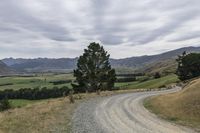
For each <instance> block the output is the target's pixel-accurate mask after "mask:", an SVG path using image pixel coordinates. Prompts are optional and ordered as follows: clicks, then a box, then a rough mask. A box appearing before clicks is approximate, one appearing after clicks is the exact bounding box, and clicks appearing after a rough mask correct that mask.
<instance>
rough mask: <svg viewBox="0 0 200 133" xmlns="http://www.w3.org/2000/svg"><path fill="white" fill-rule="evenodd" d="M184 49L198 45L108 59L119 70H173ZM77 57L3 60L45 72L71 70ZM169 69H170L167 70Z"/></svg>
mask: <svg viewBox="0 0 200 133" xmlns="http://www.w3.org/2000/svg"><path fill="white" fill-rule="evenodd" d="M184 51H187V52H189V53H190V52H200V47H185V48H180V49H176V50H172V51H169V52H165V53H162V54H158V55H149V56H148V55H145V56H138V57H130V58H124V59H110V62H111V65H112V66H113V67H114V68H117V70H119V71H127V72H130V71H131V72H133V71H136V70H137V71H144V72H147V73H154V72H156V70H158V68H159V71H161V72H165V73H167V72H174V70H175V69H176V62H175V59H176V58H177V56H178V55H180V54H182V53H183V52H184ZM77 59H78V58H60V59H49V58H37V59H21V58H19V59H14V58H6V59H3V62H4V63H5V64H7V65H8V66H10V67H11V68H13V69H15V70H17V71H26V72H47V71H72V70H73V69H74V68H75V67H76V62H77ZM169 70H170V71H169Z"/></svg>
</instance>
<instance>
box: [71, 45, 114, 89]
mask: <svg viewBox="0 0 200 133" xmlns="http://www.w3.org/2000/svg"><path fill="white" fill-rule="evenodd" d="M109 57H110V55H109V54H107V52H106V51H105V50H104V48H103V47H102V46H100V45H99V44H98V43H95V42H93V43H91V44H90V45H89V46H88V48H87V49H85V50H84V53H83V55H82V56H80V57H79V59H78V63H77V69H76V70H74V76H75V77H76V82H77V84H72V86H73V88H74V90H75V91H77V90H78V91H99V90H109V89H112V88H113V86H114V82H115V81H116V74H115V70H114V69H112V68H111V65H110V62H109Z"/></svg>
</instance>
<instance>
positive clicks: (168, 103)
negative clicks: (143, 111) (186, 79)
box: [144, 79, 200, 131]
mask: <svg viewBox="0 0 200 133" xmlns="http://www.w3.org/2000/svg"><path fill="white" fill-rule="evenodd" d="M144 105H145V107H146V108H148V109H149V110H150V111H152V112H154V113H155V114H158V115H159V116H160V117H162V118H164V119H167V120H170V121H173V122H176V123H179V124H182V125H187V126H191V127H193V128H197V130H198V131H200V79H197V80H194V81H192V82H190V84H189V85H187V86H186V87H185V88H184V89H183V90H182V91H180V92H177V93H173V94H167V95H161V96H156V97H152V98H150V99H147V100H146V101H145V103H144Z"/></svg>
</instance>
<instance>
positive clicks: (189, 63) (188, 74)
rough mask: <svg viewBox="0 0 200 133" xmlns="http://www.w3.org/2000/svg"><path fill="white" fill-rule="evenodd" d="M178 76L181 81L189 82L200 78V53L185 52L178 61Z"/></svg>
mask: <svg viewBox="0 0 200 133" xmlns="http://www.w3.org/2000/svg"><path fill="white" fill-rule="evenodd" d="M177 62H178V68H177V75H178V77H179V79H180V80H188V79H191V78H194V77H198V76H200V53H190V54H187V53H186V52H184V53H183V54H182V55H181V56H179V57H178V59H177Z"/></svg>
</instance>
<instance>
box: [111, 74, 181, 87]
mask: <svg viewBox="0 0 200 133" xmlns="http://www.w3.org/2000/svg"><path fill="white" fill-rule="evenodd" d="M177 81H178V78H177V76H176V75H175V74H171V75H168V76H165V77H162V78H159V79H151V80H148V81H144V82H139V81H135V82H128V83H116V84H115V86H117V87H122V88H123V87H125V88H128V89H141V88H158V87H160V86H163V85H168V84H171V83H175V82H177Z"/></svg>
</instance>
